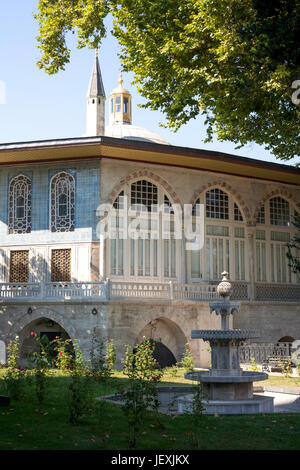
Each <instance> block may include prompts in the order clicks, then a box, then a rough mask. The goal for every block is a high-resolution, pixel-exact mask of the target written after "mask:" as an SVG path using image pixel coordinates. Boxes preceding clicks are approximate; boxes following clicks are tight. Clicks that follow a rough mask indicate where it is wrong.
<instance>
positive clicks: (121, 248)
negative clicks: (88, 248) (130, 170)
mask: <svg viewBox="0 0 300 470" xmlns="http://www.w3.org/2000/svg"><path fill="white" fill-rule="evenodd" d="M113 208H114V209H115V212H114V216H113V217H112V218H111V219H110V224H111V227H110V234H111V236H110V240H109V244H110V250H109V252H110V257H109V266H110V267H109V270H110V274H111V275H112V276H126V277H128V278H131V279H137V280H138V279H140V278H141V279H144V278H147V279H149V278H150V279H153V280H167V279H173V278H176V277H177V275H178V273H177V271H178V261H177V253H178V249H177V242H178V240H176V239H175V225H174V217H175V216H174V208H173V206H172V204H171V202H170V200H169V198H168V196H167V195H166V194H165V193H164V191H163V190H162V188H160V187H159V186H157V185H155V184H153V183H152V182H151V181H148V180H146V179H144V180H139V181H135V182H133V183H132V184H130V185H128V186H127V187H126V188H125V189H124V190H123V191H122V192H121V193H120V194H119V196H118V197H117V198H116V200H115V202H114V204H113Z"/></svg>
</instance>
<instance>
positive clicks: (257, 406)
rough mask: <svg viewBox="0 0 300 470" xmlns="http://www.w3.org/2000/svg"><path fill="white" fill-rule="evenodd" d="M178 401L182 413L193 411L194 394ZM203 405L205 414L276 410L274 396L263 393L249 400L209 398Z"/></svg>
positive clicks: (179, 410) (250, 412)
mask: <svg viewBox="0 0 300 470" xmlns="http://www.w3.org/2000/svg"><path fill="white" fill-rule="evenodd" d="M177 402H178V412H179V413H180V414H182V413H186V412H191V410H192V403H193V395H185V396H182V397H179V398H178V400H177ZM203 405H204V407H205V410H204V411H203V414H218V415H241V414H254V413H273V412H274V398H273V397H266V396H261V395H253V397H252V398H251V399H248V400H247V399H246V400H224V399H223V400H209V401H208V402H207V403H205V402H204V403H203Z"/></svg>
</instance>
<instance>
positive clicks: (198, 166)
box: [0, 137, 300, 185]
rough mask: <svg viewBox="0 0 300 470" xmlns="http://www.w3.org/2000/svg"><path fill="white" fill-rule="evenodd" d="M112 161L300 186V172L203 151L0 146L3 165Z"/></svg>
mask: <svg viewBox="0 0 300 470" xmlns="http://www.w3.org/2000/svg"><path fill="white" fill-rule="evenodd" d="M84 158H98V159H99V158H112V159H119V160H129V161H136V162H143V163H153V164H159V165H168V166H176V167H182V168H191V169H195V170H205V171H212V172H215V173H225V174H229V175H236V176H243V177H247V178H256V179H262V180H269V181H277V182H282V183H290V184H296V185H300V169H297V168H295V167H293V166H289V165H283V164H278V163H270V162H265V161H262V160H256V159H251V158H246V157H240V156H236V155H231V154H227V153H222V152H214V151H209V150H203V149H193V148H188V147H177V146H173V145H162V144H156V143H152V142H150V143H149V142H140V141H134V140H127V139H119V138H113V137H79V138H69V139H57V140H44V141H34V142H19V143H8V144H0V165H15V164H32V163H38V162H51V161H53V162H54V161H60V160H76V159H84Z"/></svg>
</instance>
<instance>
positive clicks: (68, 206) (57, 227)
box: [50, 171, 75, 232]
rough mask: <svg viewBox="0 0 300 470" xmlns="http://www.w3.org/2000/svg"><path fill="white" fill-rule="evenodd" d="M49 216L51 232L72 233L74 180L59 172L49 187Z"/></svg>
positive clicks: (73, 225)
mask: <svg viewBox="0 0 300 470" xmlns="http://www.w3.org/2000/svg"><path fill="white" fill-rule="evenodd" d="M50 204H51V209H50V214H51V231H52V232H72V231H73V230H74V228H75V180H74V178H73V176H72V175H70V174H69V173H66V172H64V171H63V172H61V173H58V174H57V175H55V176H54V177H53V178H52V180H51V185H50Z"/></svg>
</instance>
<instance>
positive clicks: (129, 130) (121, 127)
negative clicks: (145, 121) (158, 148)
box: [105, 123, 170, 145]
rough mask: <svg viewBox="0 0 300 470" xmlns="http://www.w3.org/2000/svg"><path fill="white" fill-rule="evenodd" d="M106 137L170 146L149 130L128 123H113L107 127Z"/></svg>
mask: <svg viewBox="0 0 300 470" xmlns="http://www.w3.org/2000/svg"><path fill="white" fill-rule="evenodd" d="M105 135H106V136H108V137H116V138H119V139H129V140H139V141H142V142H154V143H156V144H162V145H170V143H169V142H167V141H166V140H165V139H163V138H162V137H160V136H159V135H158V134H155V133H154V132H152V131H149V130H148V129H144V128H143V127H139V126H134V125H132V124H126V123H113V124H111V125H110V126H106V127H105Z"/></svg>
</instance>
